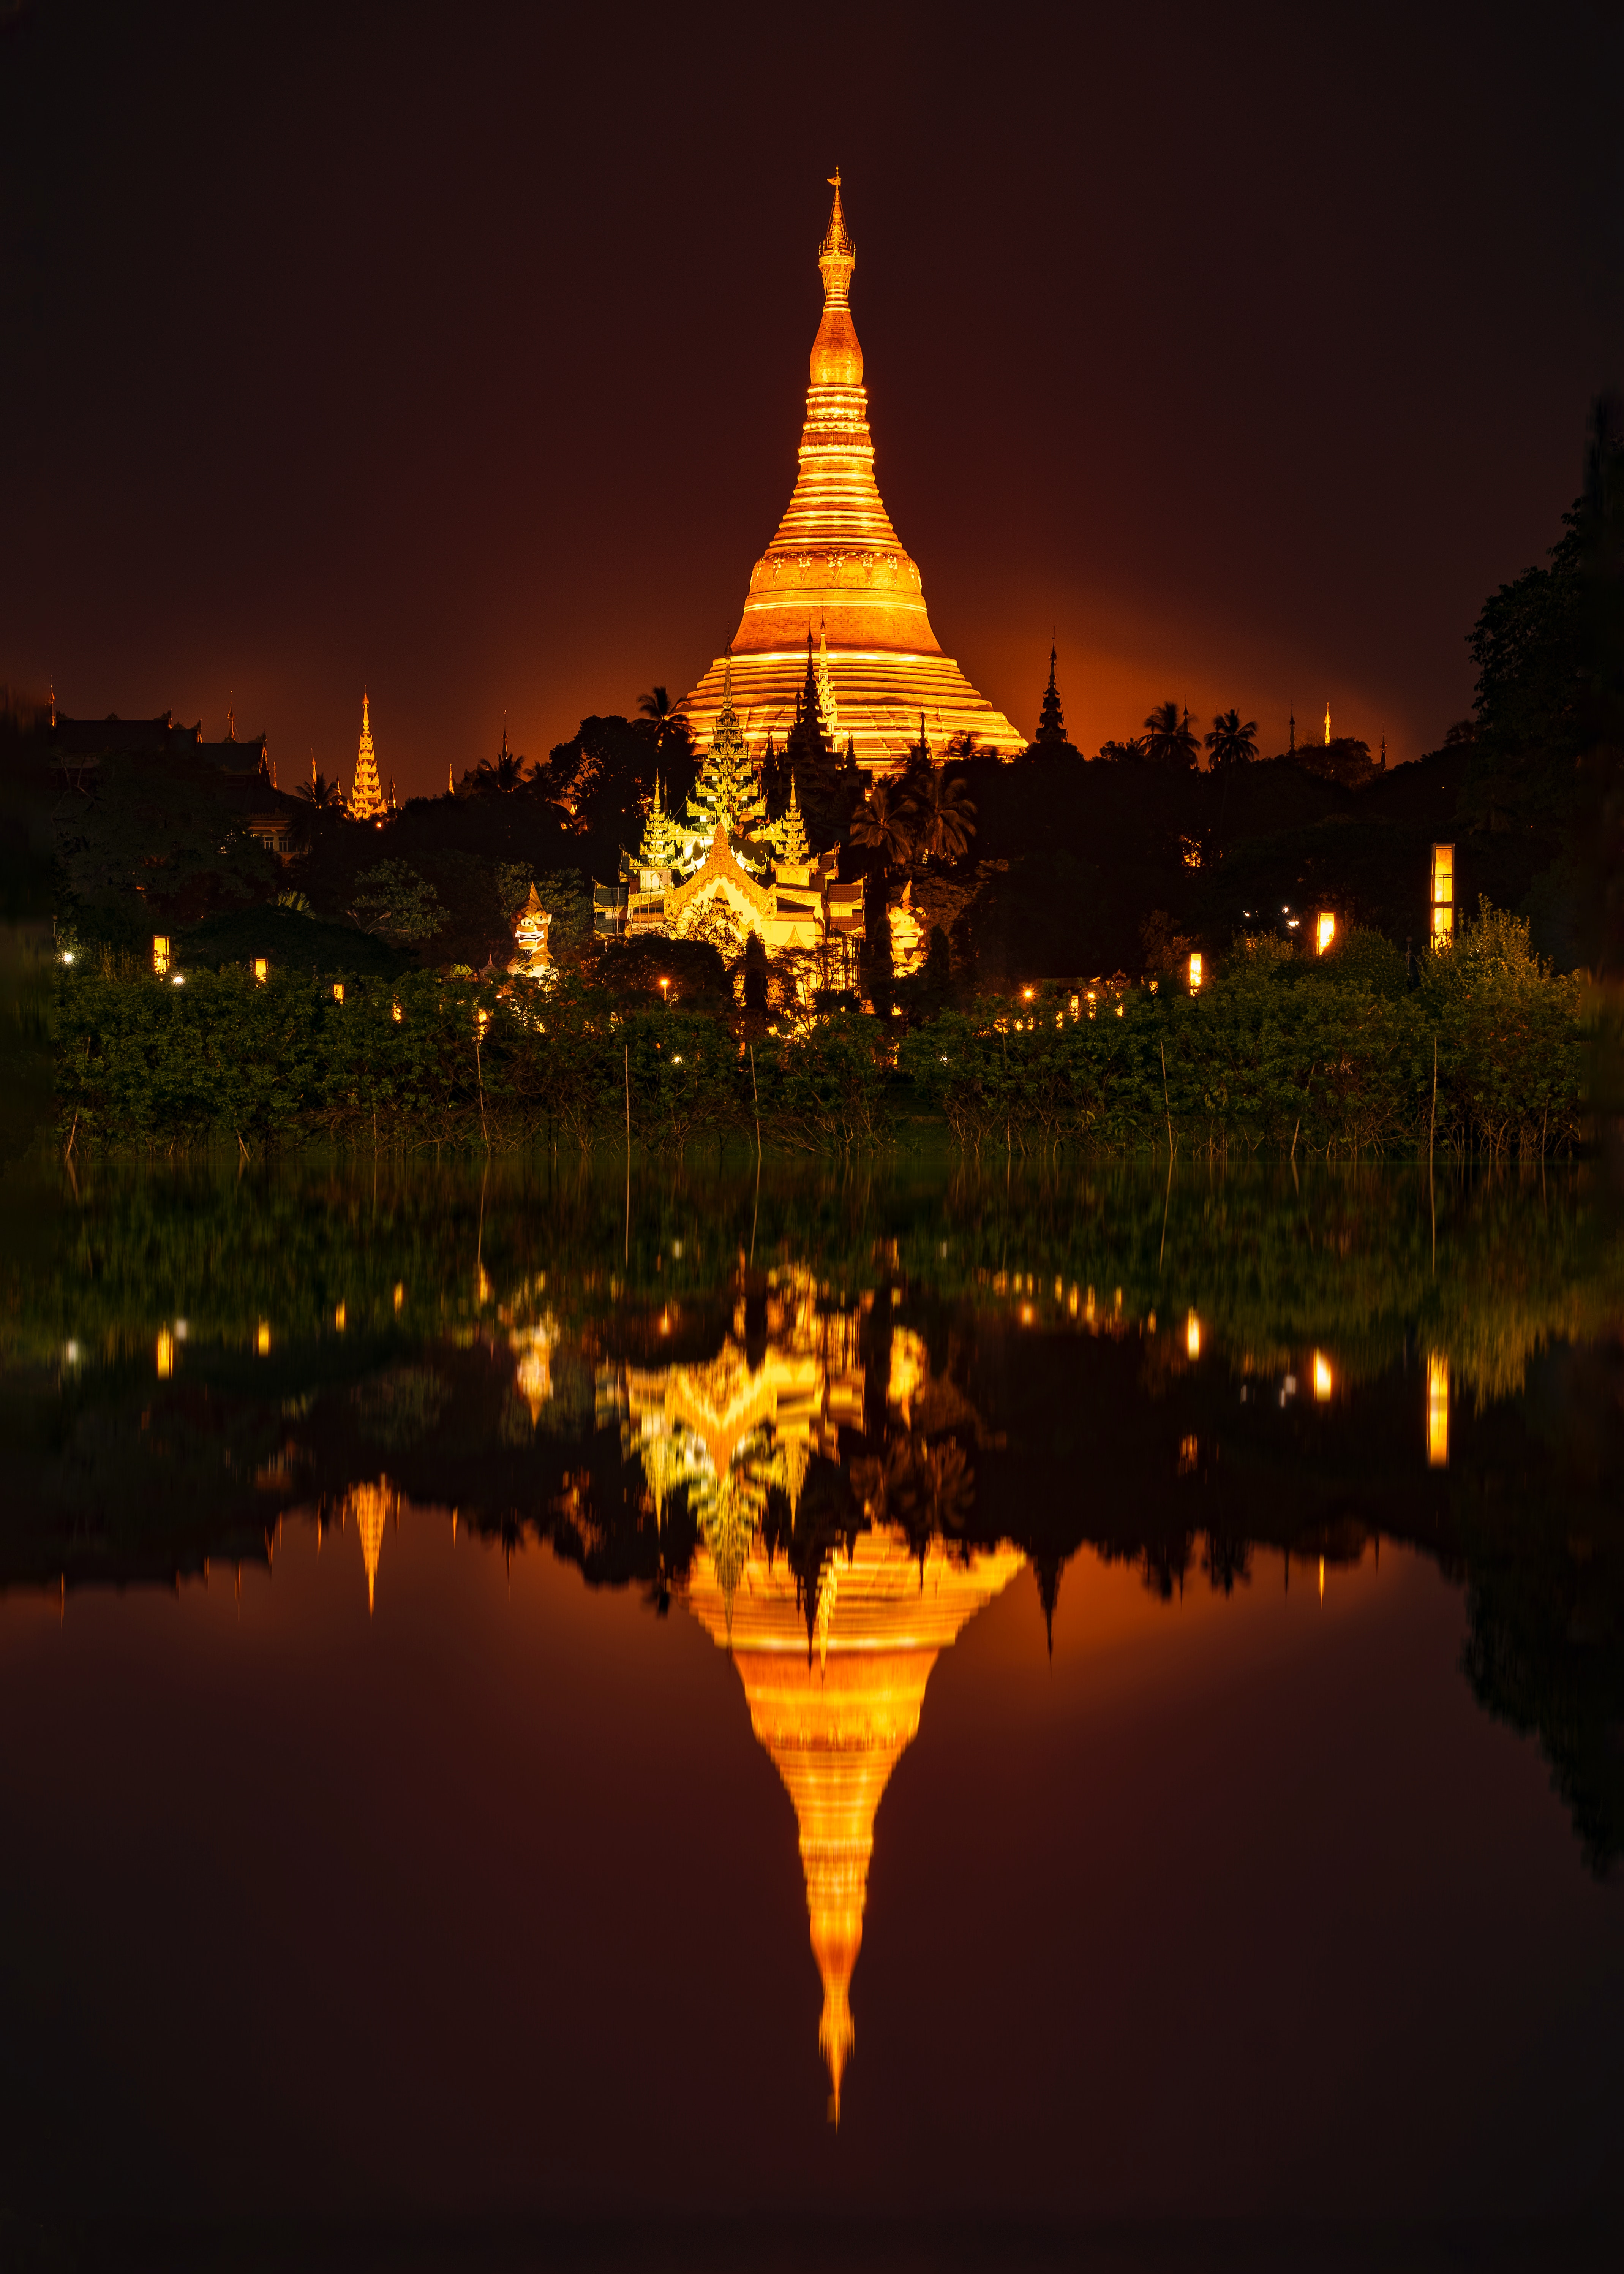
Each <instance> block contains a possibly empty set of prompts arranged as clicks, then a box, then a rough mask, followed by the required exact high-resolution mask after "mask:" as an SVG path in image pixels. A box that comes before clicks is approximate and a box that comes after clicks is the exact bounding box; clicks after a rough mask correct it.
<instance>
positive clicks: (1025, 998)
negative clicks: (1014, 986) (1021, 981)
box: [1020, 987, 1032, 1003]
mask: <svg viewBox="0 0 1624 2274" xmlns="http://www.w3.org/2000/svg"><path fill="white" fill-rule="evenodd" d="M1020 999H1021V1001H1022V1002H1023V1003H1030V1002H1031V1000H1032V990H1031V988H1030V987H1023V988H1022V989H1021V990H1020Z"/></svg>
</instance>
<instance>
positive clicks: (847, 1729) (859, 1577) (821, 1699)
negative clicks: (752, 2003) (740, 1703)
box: [688, 1532, 1024, 2122]
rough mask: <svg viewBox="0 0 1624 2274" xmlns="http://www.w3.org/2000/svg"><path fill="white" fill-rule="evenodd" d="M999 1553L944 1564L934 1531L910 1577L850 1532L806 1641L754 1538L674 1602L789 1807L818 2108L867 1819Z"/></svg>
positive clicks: (997, 1583)
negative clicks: (735, 1700)
mask: <svg viewBox="0 0 1624 2274" xmlns="http://www.w3.org/2000/svg"><path fill="white" fill-rule="evenodd" d="M1023 1561H1024V1558H1023V1557H1022V1555H1021V1554H1020V1551H1019V1549H1018V1548H1013V1547H1000V1548H998V1549H996V1550H995V1551H994V1552H992V1553H991V1554H984V1555H970V1556H969V1557H967V1558H966V1559H963V1560H960V1559H959V1557H958V1556H956V1555H950V1554H949V1553H948V1551H947V1550H946V1549H945V1548H944V1547H943V1545H942V1543H941V1542H940V1541H939V1540H938V1541H936V1542H934V1543H933V1544H932V1546H931V1547H930V1549H929V1553H928V1554H927V1555H926V1557H925V1561H924V1567H923V1570H922V1571H921V1566H920V1561H919V1557H918V1555H917V1554H916V1552H915V1551H914V1548H913V1547H911V1546H910V1545H909V1542H908V1540H907V1538H906V1534H904V1533H902V1532H863V1533H861V1534H860V1535H859V1537H858V1540H857V1542H856V1545H855V1547H854V1548H853V1553H852V1555H851V1558H850V1560H849V1561H848V1560H847V1559H846V1557H845V1556H844V1555H837V1556H836V1558H835V1559H834V1560H833V1561H832V1562H830V1563H828V1564H826V1565H825V1567H824V1570H823V1576H822V1578H821V1580H820V1582H819V1587H818V1600H817V1605H816V1614H815V1621H814V1638H815V1639H814V1647H813V1650H812V1653H811V1654H810V1658H808V1647H807V1621H806V1615H805V1611H804V1608H803V1606H802V1604H801V1602H800V1601H799V1600H797V1593H796V1585H795V1576H794V1573H793V1571H792V1570H790V1569H789V1568H788V1565H787V1563H786V1562H785V1560H784V1559H783V1558H781V1557H780V1558H779V1559H778V1561H777V1562H776V1564H769V1562H768V1560H767V1556H766V1553H765V1551H764V1549H763V1547H762V1545H761V1542H760V1540H759V1538H758V1539H757V1540H756V1543H755V1545H754V1546H753V1547H752V1549H751V1552H750V1555H749V1556H748V1559H747V1560H746V1562H745V1563H744V1565H743V1569H742V1570H741V1571H740V1572H739V1573H738V1574H737V1576H734V1575H733V1573H732V1572H718V1569H717V1567H716V1564H715V1562H713V1560H712V1558H711V1555H710V1554H709V1553H708V1551H707V1550H706V1549H705V1548H703V1547H701V1548H700V1550H699V1551H698V1553H697V1555H695V1562H694V1568H693V1572H692V1575H691V1577H690V1580H689V1583H688V1607H689V1608H690V1609H691V1610H692V1611H693V1612H694V1614H695V1616H696V1617H697V1618H698V1619H699V1621H700V1623H702V1625H703V1627H704V1628H705V1630H706V1631H707V1632H708V1633H709V1634H710V1636H711V1639H712V1641H713V1642H716V1643H718V1644H721V1645H724V1646H725V1647H728V1648H731V1650H732V1653H733V1663H734V1664H735V1665H736V1666H737V1668H738V1669H739V1675H740V1678H741V1681H742V1682H743V1683H744V1694H745V1698H746V1699H747V1701H748V1705H749V1708H750V1727H751V1728H752V1729H754V1731H755V1732H756V1738H757V1740H758V1741H759V1743H762V1744H763V1745H764V1746H765V1747H766V1749H767V1751H768V1752H769V1754H770V1755H771V1758H772V1763H773V1766H774V1767H775V1768H776V1769H777V1770H778V1774H779V1775H780V1776H781V1777H782V1778H783V1780H784V1785H785V1789H786V1791H787V1792H788V1794H789V1796H790V1799H791V1801H792V1802H793V1804H794V1810H795V1820H796V1823H797V1825H798V1826H799V1827H800V1833H801V1869H802V1871H804V1872H805V1874H806V1881H807V1909H808V1912H809V1914H810V1916H811V1924H812V1949H813V1954H814V1955H815V1956H816V1960H817V1965H818V1971H819V1973H820V1974H821V1975H822V1977H823V2017H822V2019H821V2021H820V2022H819V2024H818V2032H817V2037H818V2044H819V2046H820V2047H821V2049H822V2051H823V2058H824V2059H825V2060H826V2061H827V2062H828V2064H829V2076H830V2082H831V2087H832V2090H831V2096H830V2104H829V2112H830V2115H831V2119H833V2120H835V2121H837V2122H838V2119H839V2113H840V2081H841V2078H842V2076H843V2074H844V2073H845V2069H846V2059H847V2056H848V2055H849V2054H850V2052H851V2050H852V2044H853V2036H854V2034H855V2033H854V2029H853V2022H852V2004H851V1988H852V1972H853V1968H854V1967H855V1966H856V1963H857V1954H858V1951H859V1950H860V1948H861V1945H862V1926H863V1905H864V1901H865V1899H866V1897H867V1894H868V1859H869V1857H870V1856H871V1855H872V1854H873V1852H874V1818H875V1813H876V1810H877V1809H878V1807H879V1804H880V1797H881V1795H882V1794H883V1792H884V1790H885V1787H886V1785H887V1783H888V1782H889V1781H890V1778H891V1771H892V1770H893V1769H894V1768H895V1767H896V1766H897V1763H898V1760H900V1758H902V1755H903V1753H904V1752H905V1751H906V1749H907V1747H908V1745H909V1744H910V1743H912V1742H913V1740H914V1736H916V1735H917V1734H918V1730H919V1717H920V1711H921V1707H922V1706H923V1705H924V1702H925V1684H926V1683H927V1682H928V1681H929V1679H930V1669H931V1668H932V1667H933V1666H935V1664H936V1658H937V1655H938V1653H940V1652H942V1651H944V1650H945V1649H946V1648H947V1647H948V1646H949V1645H950V1644H951V1643H952V1642H954V1641H955V1640H956V1639H957V1638H958V1636H959V1630H960V1629H961V1628H962V1627H963V1626H964V1625H965V1624H966V1622H967V1621H968V1620H970V1619H971V1618H973V1617H974V1615H975V1613H976V1612H977V1611H979V1610H980V1609H981V1608H982V1607H983V1605H985V1604H987V1603H989V1602H990V1601H991V1600H992V1599H993V1597H994V1596H995V1595H996V1594H998V1593H1000V1592H1001V1591H1002V1590H1003V1589H1004V1587H1006V1586H1007V1585H1009V1583H1010V1581H1011V1579H1012V1578H1013V1577H1015V1575H1016V1573H1017V1572H1018V1571H1019V1570H1020V1568H1021V1564H1022V1562H1023Z"/></svg>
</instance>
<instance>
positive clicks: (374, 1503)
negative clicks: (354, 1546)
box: [344, 1477, 396, 1619]
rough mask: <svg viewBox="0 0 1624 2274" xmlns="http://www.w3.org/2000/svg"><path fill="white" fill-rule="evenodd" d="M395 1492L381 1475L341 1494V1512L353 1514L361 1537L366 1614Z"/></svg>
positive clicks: (372, 1595) (376, 1586)
mask: <svg viewBox="0 0 1624 2274" xmlns="http://www.w3.org/2000/svg"><path fill="white" fill-rule="evenodd" d="M395 1497H396V1495H395V1489H394V1487H393V1486H392V1485H391V1484H390V1482H389V1480H388V1478H387V1477H380V1478H379V1480H378V1481H377V1483H376V1484H372V1485H352V1486H351V1487H350V1490H349V1491H348V1492H347V1493H346V1494H345V1495H344V1514H345V1516H346V1517H350V1516H353V1517H354V1518H355V1520H356V1531H357V1534H358V1535H359V1538H360V1541H361V1560H362V1562H364V1563H365V1565H366V1615H367V1616H368V1618H369V1619H370V1618H371V1616H372V1604H373V1600H374V1597H375V1596H376V1593H377V1588H378V1558H379V1556H380V1555H381V1554H382V1552H383V1534H384V1526H385V1525H387V1522H388V1520H389V1514H390V1511H391V1510H392V1509H393V1508H394V1506H395Z"/></svg>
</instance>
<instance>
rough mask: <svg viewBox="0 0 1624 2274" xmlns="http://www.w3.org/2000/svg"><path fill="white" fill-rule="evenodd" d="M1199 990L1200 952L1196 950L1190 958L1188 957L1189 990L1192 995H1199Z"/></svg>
mask: <svg viewBox="0 0 1624 2274" xmlns="http://www.w3.org/2000/svg"><path fill="white" fill-rule="evenodd" d="M1200 991H1201V958H1200V954H1199V952H1198V953H1196V954H1194V955H1192V957H1191V959H1190V992H1191V993H1192V995H1199V993H1200Z"/></svg>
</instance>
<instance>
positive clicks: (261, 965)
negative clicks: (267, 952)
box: [253, 955, 271, 987]
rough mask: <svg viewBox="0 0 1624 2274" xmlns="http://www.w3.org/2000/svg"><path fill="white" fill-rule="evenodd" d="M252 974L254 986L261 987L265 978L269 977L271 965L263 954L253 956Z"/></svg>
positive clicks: (265, 980)
mask: <svg viewBox="0 0 1624 2274" xmlns="http://www.w3.org/2000/svg"><path fill="white" fill-rule="evenodd" d="M253 975H254V985H255V986H256V987H263V986H264V985H265V983H266V982H267V979H268V978H269V977H270V975H271V967H270V964H269V963H268V962H267V960H266V958H265V957H264V956H262V955H256V956H255V958H254V960H253Z"/></svg>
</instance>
